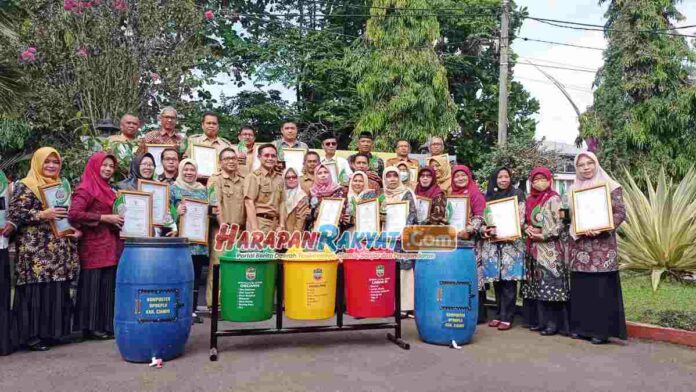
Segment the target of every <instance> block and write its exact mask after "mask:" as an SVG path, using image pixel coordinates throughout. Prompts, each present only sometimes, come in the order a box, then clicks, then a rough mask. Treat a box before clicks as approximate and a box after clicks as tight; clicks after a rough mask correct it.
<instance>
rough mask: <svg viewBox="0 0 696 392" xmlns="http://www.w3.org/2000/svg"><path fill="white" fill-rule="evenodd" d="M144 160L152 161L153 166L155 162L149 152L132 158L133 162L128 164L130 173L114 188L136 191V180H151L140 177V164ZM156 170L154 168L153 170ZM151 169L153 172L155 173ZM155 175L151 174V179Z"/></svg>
mask: <svg viewBox="0 0 696 392" xmlns="http://www.w3.org/2000/svg"><path fill="white" fill-rule="evenodd" d="M145 158H150V159H152V163H153V164H154V162H155V157H153V156H152V154H150V153H149V152H146V153H144V154H138V155H136V156H134V157H133V160H132V161H131V164H130V173H129V174H128V178H126V179H125V180H123V181H121V182H119V183H117V184H116V188H117V189H120V190H126V191H136V190H138V179H143V180H152V178H144V177H143V176H141V175H140V162H142V161H143V159H145ZM155 169H156V168H155ZM155 169H153V172H154V171H155ZM154 176H155V175H154V174H153V176H152V177H154Z"/></svg>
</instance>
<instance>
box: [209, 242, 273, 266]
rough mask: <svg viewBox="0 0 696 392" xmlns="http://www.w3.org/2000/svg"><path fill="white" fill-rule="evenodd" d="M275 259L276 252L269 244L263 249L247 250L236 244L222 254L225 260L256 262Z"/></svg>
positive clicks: (222, 259) (221, 258) (221, 259)
mask: <svg viewBox="0 0 696 392" xmlns="http://www.w3.org/2000/svg"><path fill="white" fill-rule="evenodd" d="M273 260H275V252H274V251H273V249H271V248H270V247H268V246H267V247H265V248H263V249H262V250H246V249H240V248H239V247H238V246H237V245H234V246H233V247H232V249H230V250H228V251H225V252H224V253H223V254H221V255H220V261H224V262H244V263H254V262H260V261H261V262H265V261H273Z"/></svg>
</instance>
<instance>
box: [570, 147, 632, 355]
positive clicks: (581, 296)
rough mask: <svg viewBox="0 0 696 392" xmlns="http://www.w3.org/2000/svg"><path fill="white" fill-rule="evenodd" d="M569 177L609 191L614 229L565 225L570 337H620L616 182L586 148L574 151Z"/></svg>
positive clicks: (578, 185)
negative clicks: (572, 174) (580, 230)
mask: <svg viewBox="0 0 696 392" xmlns="http://www.w3.org/2000/svg"><path fill="white" fill-rule="evenodd" d="M575 173H576V174H575V183H574V184H573V186H572V188H571V189H574V190H577V189H584V188H588V187H591V186H594V185H601V184H602V183H604V184H607V185H608V186H609V190H610V191H611V214H612V218H613V220H614V229H612V230H609V231H603V232H601V233H600V232H596V231H589V232H585V233H583V234H578V233H576V232H575V230H574V226H573V225H571V227H570V235H571V237H572V238H571V239H570V240H569V247H570V266H571V273H570V287H571V291H570V310H571V313H570V328H571V334H572V336H573V337H574V338H589V339H591V341H592V343H594V344H603V343H606V342H607V341H608V340H609V338H610V337H617V338H620V339H624V340H625V339H626V320H625V316H624V306H623V297H622V296H621V281H620V280H619V272H618V260H617V256H618V249H617V245H616V229H618V227H619V225H621V223H623V221H624V220H625V219H626V209H625V207H624V203H623V191H622V189H621V185H619V183H618V182H616V181H615V180H614V179H612V178H611V177H609V175H608V174H607V172H605V171H604V169H602V167H601V166H600V165H599V161H598V160H597V157H596V156H595V155H594V154H593V153H591V152H581V153H580V154H579V155H578V156H577V157H575Z"/></svg>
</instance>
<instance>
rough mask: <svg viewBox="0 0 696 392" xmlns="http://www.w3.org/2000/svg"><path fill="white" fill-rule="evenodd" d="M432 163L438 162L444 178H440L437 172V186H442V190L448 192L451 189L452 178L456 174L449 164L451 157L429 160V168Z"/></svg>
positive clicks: (438, 156) (438, 157)
mask: <svg viewBox="0 0 696 392" xmlns="http://www.w3.org/2000/svg"><path fill="white" fill-rule="evenodd" d="M432 161H436V162H437V163H438V164H439V165H440V168H441V169H440V170H442V176H438V175H437V171H436V172H435V174H436V175H435V179H436V180H437V185H438V186H440V189H442V190H443V191H445V192H447V191H448V190H449V189H450V180H451V178H452V175H453V174H454V173H453V172H452V168H451V167H450V164H449V157H448V156H447V155H446V154H445V155H436V156H434V157H430V158H428V166H430V163H431V162H432Z"/></svg>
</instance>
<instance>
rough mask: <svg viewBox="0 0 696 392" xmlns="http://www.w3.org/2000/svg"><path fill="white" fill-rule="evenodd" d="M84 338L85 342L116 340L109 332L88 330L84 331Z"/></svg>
mask: <svg viewBox="0 0 696 392" xmlns="http://www.w3.org/2000/svg"><path fill="white" fill-rule="evenodd" d="M82 337H83V338H84V340H111V339H113V338H114V336H113V335H111V334H109V333H108V332H101V331H86V330H85V331H82Z"/></svg>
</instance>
